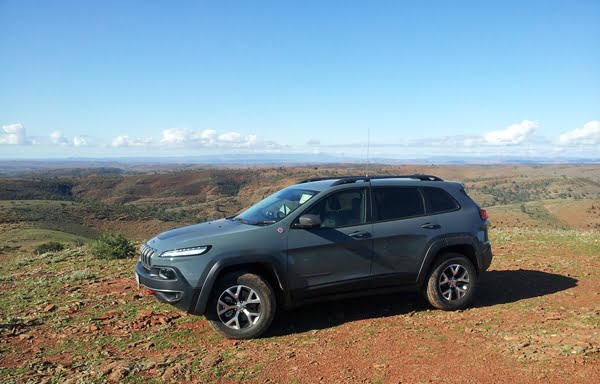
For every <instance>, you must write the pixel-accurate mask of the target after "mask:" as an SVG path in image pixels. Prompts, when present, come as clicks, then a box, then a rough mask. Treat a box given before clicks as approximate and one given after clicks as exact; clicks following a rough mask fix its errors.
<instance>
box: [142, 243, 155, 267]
mask: <svg viewBox="0 0 600 384" xmlns="http://www.w3.org/2000/svg"><path fill="white" fill-rule="evenodd" d="M154 253H156V249H154V248H152V247H149V246H148V245H146V244H144V245H142V248H141V249H140V261H141V262H142V264H143V265H144V267H146V268H147V269H150V258H151V257H152V256H153V255H154Z"/></svg>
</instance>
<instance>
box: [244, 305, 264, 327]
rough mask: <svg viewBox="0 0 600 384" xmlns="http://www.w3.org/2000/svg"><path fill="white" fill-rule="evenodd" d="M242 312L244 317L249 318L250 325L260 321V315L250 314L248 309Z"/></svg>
mask: <svg viewBox="0 0 600 384" xmlns="http://www.w3.org/2000/svg"><path fill="white" fill-rule="evenodd" d="M242 312H244V315H246V317H247V318H248V321H249V322H250V324H254V323H256V322H257V321H258V318H259V317H260V313H257V312H250V311H249V310H247V309H246V308H244V309H243V310H242Z"/></svg>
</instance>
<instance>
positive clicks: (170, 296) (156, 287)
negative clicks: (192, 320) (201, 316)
mask: <svg viewBox="0 0 600 384" xmlns="http://www.w3.org/2000/svg"><path fill="white" fill-rule="evenodd" d="M135 273H136V275H137V277H136V279H137V281H138V282H139V284H140V285H142V286H144V287H146V288H148V289H150V290H152V291H154V295H155V296H156V298H157V299H158V300H159V301H160V302H163V303H168V304H172V305H174V306H175V307H177V308H179V309H180V310H182V311H186V312H192V311H193V310H194V308H195V306H196V302H197V301H198V295H199V293H200V290H199V289H194V288H193V287H192V286H191V285H190V284H189V283H188V282H187V280H186V279H185V277H183V275H182V274H181V272H180V271H179V270H178V269H177V268H174V267H153V268H152V269H147V268H146V267H145V266H144V265H143V264H142V263H141V262H139V263H137V265H136V267H135Z"/></svg>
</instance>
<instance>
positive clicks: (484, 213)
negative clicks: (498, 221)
mask: <svg viewBox="0 0 600 384" xmlns="http://www.w3.org/2000/svg"><path fill="white" fill-rule="evenodd" d="M479 217H481V220H487V218H488V214H487V211H486V210H485V209H483V208H480V209H479Z"/></svg>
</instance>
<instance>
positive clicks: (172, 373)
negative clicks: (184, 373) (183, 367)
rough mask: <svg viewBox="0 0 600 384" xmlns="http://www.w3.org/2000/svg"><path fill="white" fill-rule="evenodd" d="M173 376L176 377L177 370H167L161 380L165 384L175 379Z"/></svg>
mask: <svg viewBox="0 0 600 384" xmlns="http://www.w3.org/2000/svg"><path fill="white" fill-rule="evenodd" d="M173 376H175V369H173V368H167V369H165V372H164V373H163V374H162V376H161V380H162V381H163V382H165V381H169V380H171V379H172V378H173Z"/></svg>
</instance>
